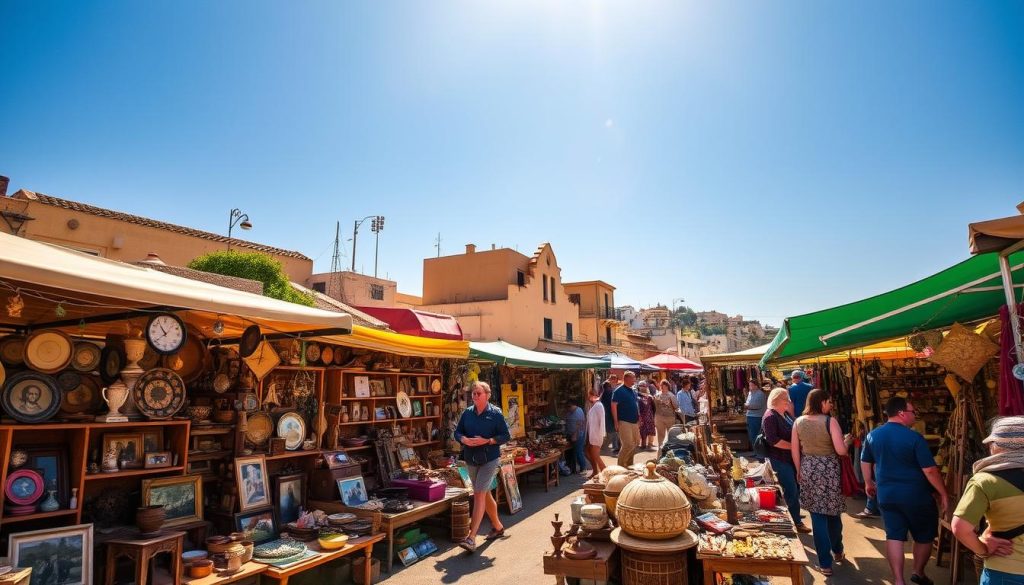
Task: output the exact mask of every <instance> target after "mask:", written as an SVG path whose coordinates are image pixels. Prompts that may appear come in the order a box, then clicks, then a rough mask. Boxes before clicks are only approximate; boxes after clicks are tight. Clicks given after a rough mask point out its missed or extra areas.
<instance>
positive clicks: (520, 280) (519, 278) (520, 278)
mask: <svg viewBox="0 0 1024 585" xmlns="http://www.w3.org/2000/svg"><path fill="white" fill-rule="evenodd" d="M516 284H517V285H519V286H526V274H525V273H524V272H523V271H522V270H516Z"/></svg>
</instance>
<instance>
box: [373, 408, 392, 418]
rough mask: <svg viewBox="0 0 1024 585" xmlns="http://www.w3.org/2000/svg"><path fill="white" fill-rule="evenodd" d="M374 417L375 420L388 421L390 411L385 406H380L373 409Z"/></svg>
mask: <svg viewBox="0 0 1024 585" xmlns="http://www.w3.org/2000/svg"><path fill="white" fill-rule="evenodd" d="M373 417H374V419H375V420H387V418H388V411H387V410H385V408H384V407H383V406H378V407H377V408H375V409H373Z"/></svg>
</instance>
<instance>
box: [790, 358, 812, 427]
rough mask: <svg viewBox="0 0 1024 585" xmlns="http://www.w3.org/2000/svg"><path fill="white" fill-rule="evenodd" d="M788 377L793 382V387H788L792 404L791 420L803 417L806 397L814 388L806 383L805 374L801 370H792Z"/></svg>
mask: <svg viewBox="0 0 1024 585" xmlns="http://www.w3.org/2000/svg"><path fill="white" fill-rule="evenodd" d="M790 377H791V378H792V380H793V385H792V386H790V387H789V400H790V402H792V403H793V412H792V414H793V418H796V417H798V416H802V415H803V413H804V404H806V403H807V395H808V394H810V393H811V390H813V389H814V387H813V386H811V385H810V384H808V383H807V374H805V373H804V371H803V370H793V373H792V374H790Z"/></svg>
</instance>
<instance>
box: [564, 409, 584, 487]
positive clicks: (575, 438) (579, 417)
mask: <svg viewBox="0 0 1024 585" xmlns="http://www.w3.org/2000/svg"><path fill="white" fill-rule="evenodd" d="M586 435H587V423H586V415H585V414H583V409H582V408H580V399H579V398H575V397H573V398H570V399H569V408H568V409H567V410H566V413H565V436H566V437H568V439H569V446H570V447H571V449H570V450H569V451H566V452H565V462H566V464H567V465H568V466H569V471H571V472H573V473H577V472H578V473H583V472H584V471H586V470H587V460H586V459H585V458H584V457H583V445H584V443H585V442H586Z"/></svg>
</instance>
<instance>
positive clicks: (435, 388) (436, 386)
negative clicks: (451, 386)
mask: <svg viewBox="0 0 1024 585" xmlns="http://www.w3.org/2000/svg"><path fill="white" fill-rule="evenodd" d="M430 391H431V392H432V393H434V394H440V393H441V380H439V379H437V378H434V381H433V382H431V383H430Z"/></svg>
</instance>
